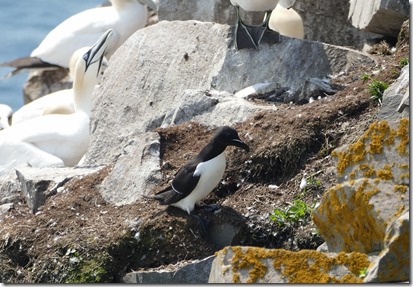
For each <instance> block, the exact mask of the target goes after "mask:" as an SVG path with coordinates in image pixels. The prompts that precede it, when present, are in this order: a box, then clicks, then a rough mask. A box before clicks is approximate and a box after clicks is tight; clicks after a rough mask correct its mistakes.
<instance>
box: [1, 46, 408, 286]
mask: <svg viewBox="0 0 413 287" xmlns="http://www.w3.org/2000/svg"><path fill="white" fill-rule="evenodd" d="M408 48H409V47H408V44H407V43H404V44H403V45H402V46H399V47H398V49H397V52H396V53H394V54H390V55H388V54H387V53H384V54H375V57H376V58H377V63H379V65H380V66H385V67H386V68H385V69H384V70H383V71H381V72H380V73H378V74H377V75H372V76H371V77H370V78H369V79H364V80H363V79H362V78H361V75H363V74H365V73H369V74H371V69H370V70H367V68H366V67H354V70H351V71H348V73H346V74H343V75H340V76H338V77H337V78H336V79H335V80H334V83H335V84H337V85H341V86H345V89H344V90H342V91H340V92H338V93H337V94H335V95H334V96H327V97H324V98H323V99H320V100H317V101H314V102H312V103H310V104H305V105H296V104H277V106H276V107H277V110H276V111H271V112H261V113H258V114H256V115H255V116H254V117H252V118H250V119H249V120H247V121H245V122H243V123H238V124H236V125H234V127H235V128H236V129H237V131H238V132H239V135H240V137H241V138H242V139H243V140H244V141H245V142H246V143H247V144H248V145H249V146H250V148H251V151H250V152H249V153H246V152H244V151H243V150H239V149H236V148H232V147H230V148H228V150H227V161H228V165H227V169H226V172H225V176H224V178H223V180H222V182H221V183H220V184H219V186H218V187H217V188H216V189H215V190H214V192H212V193H211V194H210V195H209V196H208V198H206V199H205V200H204V203H205V204H212V203H214V204H219V205H221V206H223V207H224V209H225V208H227V211H225V212H226V213H225V212H224V214H228V215H229V214H232V215H231V216H233V219H234V220H239V223H237V224H239V225H240V226H242V228H244V229H243V230H244V231H243V232H244V233H243V236H242V238H237V244H242V245H254V246H263V247H267V248H286V249H289V250H299V249H304V248H309V249H315V248H316V247H317V246H318V245H320V244H321V243H322V242H323V240H322V238H321V237H320V235H319V234H318V233H317V230H316V228H315V226H314V225H313V223H312V221H311V220H310V218H309V217H307V221H305V222H303V223H302V224H300V227H298V226H297V225H284V226H279V225H278V224H277V223H276V222H274V221H271V220H270V219H269V215H270V214H271V213H272V212H273V210H274V208H285V207H286V206H288V203H291V202H292V201H293V200H295V199H297V198H299V199H300V200H302V201H304V202H306V203H307V204H308V205H312V204H313V203H315V202H318V201H319V200H320V198H321V196H322V195H323V193H324V192H325V191H326V190H327V189H328V188H330V187H331V186H333V185H335V184H336V183H337V181H336V177H335V174H334V163H333V162H332V159H331V157H330V153H331V151H332V150H333V149H334V148H336V147H338V146H341V145H343V144H347V143H351V142H353V141H354V140H355V139H356V138H357V137H358V136H360V135H361V134H362V133H363V132H364V131H365V130H366V129H367V127H368V125H369V124H370V123H371V122H372V121H373V120H374V118H375V113H376V111H377V110H378V108H379V107H378V105H377V103H376V102H373V101H371V100H370V94H369V92H368V84H369V82H370V81H371V79H373V78H374V79H378V80H381V81H385V82H387V83H389V84H391V83H392V82H393V81H394V79H396V78H397V76H398V75H399V74H400V70H401V65H400V60H401V59H402V58H408V55H409V50H408ZM376 69H377V68H376ZM265 104H272V103H265ZM156 131H157V132H158V133H159V134H160V136H161V158H162V162H161V166H162V172H163V176H164V179H163V183H162V184H160V185H159V186H158V188H156V190H153V191H152V192H153V193H155V192H156V191H158V190H160V189H162V188H163V187H165V186H166V185H167V184H168V182H169V181H170V180H171V179H172V178H173V175H174V173H175V172H176V171H177V170H178V168H179V167H180V166H182V165H183V164H184V163H186V162H187V161H188V160H190V159H192V158H193V157H194V156H195V155H196V154H197V153H198V151H199V150H200V149H201V148H202V147H203V146H204V145H205V143H206V142H207V141H208V140H209V139H210V138H211V137H212V136H213V134H214V132H215V129H212V128H209V127H206V126H202V125H200V124H197V123H194V122H189V123H185V124H182V125H179V126H172V127H168V128H163V129H161V128H159V129H157V130H156ZM108 172H110V167H107V168H106V169H104V170H102V171H100V172H99V173H97V174H93V175H89V176H86V177H84V178H82V179H73V180H71V181H70V182H68V183H67V184H66V185H65V189H64V191H62V192H59V193H58V194H56V195H54V196H52V197H50V198H49V199H48V200H47V201H46V203H45V205H44V206H43V207H42V208H41V209H40V211H39V212H38V213H36V214H35V215H33V214H31V213H30V210H29V208H28V207H27V205H26V204H25V203H24V202H22V203H21V204H16V205H15V207H14V209H12V210H11V211H10V212H9V213H8V214H6V215H5V216H4V217H3V218H2V221H1V227H0V233H1V234H2V241H1V242H0V245H1V246H0V247H1V253H0V269H1V270H2V271H0V280H1V282H10V283H36V282H48V283H62V282H72V283H76V282H120V281H121V277H122V276H123V274H124V273H125V272H129V271H132V270H136V269H145V268H149V267H157V268H158V269H159V268H168V267H167V265H168V264H170V263H176V262H179V261H183V260H190V259H195V258H204V257H206V256H208V255H211V254H213V253H214V252H215V251H216V250H218V247H217V246H215V245H213V244H211V243H210V242H208V240H205V239H204V238H202V237H201V236H200V234H199V230H198V227H197V224H196V222H195V221H194V220H193V218H192V217H190V216H188V215H187V214H185V213H183V212H181V211H179V210H176V209H174V208H168V209H165V207H163V206H159V205H158V204H157V202H154V201H151V200H147V199H143V200H142V201H140V202H138V203H137V204H133V205H128V206H120V207H116V206H113V205H110V204H108V203H106V202H105V201H104V200H103V199H102V197H101V196H100V194H99V184H100V182H101V181H102V180H103V179H104V178H105V176H106V175H107V174H108ZM304 174H306V176H310V175H313V178H314V179H315V180H314V181H313V182H312V183H310V184H309V185H308V186H307V188H306V189H305V190H301V189H300V188H299V185H300V182H301V179H302V177H303V176H304ZM201 213H202V212H201ZM238 215H239V216H241V217H238ZM213 217H214V216H213ZM217 218H219V216H215V217H214V218H212V219H211V220H218V219H217ZM239 218H241V219H239ZM220 220H225V218H223V217H222V216H221V219H220Z"/></svg>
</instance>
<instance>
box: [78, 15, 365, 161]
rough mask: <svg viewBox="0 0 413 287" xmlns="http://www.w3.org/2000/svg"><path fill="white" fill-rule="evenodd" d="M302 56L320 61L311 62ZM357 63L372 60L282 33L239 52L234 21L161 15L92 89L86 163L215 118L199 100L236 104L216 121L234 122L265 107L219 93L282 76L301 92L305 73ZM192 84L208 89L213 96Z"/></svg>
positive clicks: (322, 73) (319, 74)
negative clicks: (167, 128)
mask: <svg viewBox="0 0 413 287" xmlns="http://www.w3.org/2000/svg"><path fill="white" fill-rule="evenodd" d="M177 37H178V38H177ZM177 39H178V40H179V45H176V41H177ZM152 47H157V49H153V48H152ZM303 58H304V59H305V58H311V59H314V60H313V61H311V62H307V61H303V60H302V59H303ZM269 59H276V60H274V61H270V60H269ZM356 63H364V64H365V65H368V64H373V61H372V60H371V58H369V57H368V56H366V55H365V54H363V53H360V52H357V51H354V50H351V49H346V48H340V47H335V46H331V45H325V44H321V43H317V42H311V41H305V40H299V39H293V38H288V37H282V42H281V43H279V44H276V45H272V46H269V45H268V44H263V45H262V46H261V47H260V50H259V51H255V50H242V51H237V50H236V49H235V47H234V46H233V39H232V36H231V27H230V26H228V25H221V24H216V23H204V22H198V21H173V22H167V21H162V22H159V23H158V24H155V25H152V26H149V27H147V28H145V29H141V30H139V31H137V32H136V33H135V34H133V35H132V36H131V37H130V38H129V39H128V40H127V41H126V42H125V43H124V44H123V45H122V47H120V48H119V49H118V50H117V51H116V53H115V54H114V55H113V57H112V58H111V62H110V65H109V67H108V69H107V70H106V71H105V74H104V79H103V81H102V83H101V85H100V86H98V87H97V88H96V89H95V92H94V99H93V105H92V116H91V133H92V134H91V142H90V145H89V150H88V152H87V154H86V157H85V159H86V160H85V163H86V164H110V163H113V162H114V161H116V159H117V158H118V157H119V156H120V155H121V154H122V151H121V148H119V147H123V146H126V145H127V143H129V142H130V141H131V140H132V138H131V135H138V134H141V133H144V132H147V131H152V130H153V129H155V128H157V127H159V126H161V125H166V124H171V123H178V122H179V123H181V122H183V121H187V120H190V119H191V117H193V118H192V119H195V118H196V119H199V121H202V119H204V120H205V119H208V120H210V119H212V118H213V117H212V116H211V114H210V113H209V112H208V113H203V111H202V109H198V108H196V110H195V113H194V114H191V112H190V110H191V109H192V108H194V107H196V105H197V103H199V104H201V105H202V106H203V107H204V108H206V109H209V110H210V111H211V113H214V112H216V114H215V115H217V114H219V113H218V111H219V109H220V108H222V109H225V108H227V107H230V106H234V109H235V111H237V113H228V112H227V113H225V114H226V115H229V117H226V118H222V117H223V116H222V115H221V119H219V120H216V121H215V123H216V124H220V125H221V124H233V123H234V120H243V119H245V117H246V116H247V115H248V113H244V111H245V107H247V109H250V110H253V109H258V108H259V107H258V108H253V107H252V106H253V104H252V103H248V104H245V100H244V99H239V98H237V97H232V99H231V96H228V97H226V96H224V97H221V95H228V94H234V93H236V92H238V91H240V90H242V89H244V88H245V87H248V86H251V85H254V84H256V83H279V84H281V83H282V86H287V87H289V88H290V89H291V92H295V91H300V90H302V87H303V82H304V81H305V80H308V79H314V78H315V79H324V78H326V77H328V76H329V75H330V74H335V73H339V72H340V71H345V70H346V69H348V68H349V67H350V66H351V65H353V64H356ZM154 67H156V69H154ZM263 67H265V68H263ZM251 69H253V70H254V73H251ZM120 76H121V77H122V80H121V81H120V80H119V79H120V78H119V77H120ZM187 90H197V91H210V93H211V94H212V96H211V98H208V97H209V96H208V95H207V94H206V93H204V95H202V93H198V92H196V93H195V94H194V93H193V92H188V91H187ZM185 91H187V92H185ZM192 96H194V98H193V99H192V98H191V99H189V98H190V97H192ZM304 97H305V96H304ZM307 97H309V95H307ZM213 98H216V99H218V103H217V102H216V100H215V99H213ZM241 102H242V103H241ZM240 113H241V116H240ZM234 114H235V115H234ZM174 115H175V117H174ZM207 123H208V125H213V123H211V122H210V121H207ZM215 123H214V124H215Z"/></svg>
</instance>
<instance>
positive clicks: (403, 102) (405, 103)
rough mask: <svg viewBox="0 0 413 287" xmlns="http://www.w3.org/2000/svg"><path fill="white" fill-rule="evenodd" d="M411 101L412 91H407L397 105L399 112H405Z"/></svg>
mask: <svg viewBox="0 0 413 287" xmlns="http://www.w3.org/2000/svg"><path fill="white" fill-rule="evenodd" d="M409 103H410V92H409V91H406V92H405V93H404V96H403V98H402V100H401V101H400V104H399V106H398V107H397V111H398V112H399V113H403V112H404V109H405V108H409V106H410V104H409ZM409 113H410V110H409Z"/></svg>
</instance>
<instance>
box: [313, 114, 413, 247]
mask: <svg viewBox="0 0 413 287" xmlns="http://www.w3.org/2000/svg"><path fill="white" fill-rule="evenodd" d="M408 126H409V120H408V119H407V118H404V119H402V120H400V122H399V123H398V124H392V125H389V123H388V122H386V121H381V122H374V123H372V124H371V126H370V128H369V129H368V130H367V131H366V132H365V133H364V135H363V136H362V137H361V138H360V139H359V140H358V141H356V142H355V143H353V144H351V145H349V146H344V147H341V148H339V149H337V150H335V151H333V153H332V155H333V157H334V158H336V159H337V173H338V176H339V181H341V182H342V183H340V184H338V185H336V186H334V187H332V188H331V189H329V190H328V191H327V192H326V193H325V194H324V196H323V198H322V200H321V202H320V205H319V206H318V207H317V209H316V210H315V211H314V213H313V220H314V223H315V224H316V225H317V227H318V230H319V231H320V234H321V235H322V237H323V238H324V239H325V240H326V243H327V246H328V250H329V251H330V252H331V251H332V252H340V251H345V252H352V251H357V252H365V253H371V252H380V251H381V250H382V249H383V247H384V237H385V231H386V228H387V227H388V226H389V224H391V223H392V222H393V221H394V220H395V219H396V218H397V217H399V216H400V215H401V214H402V213H404V212H405V211H406V210H408V209H409V195H408V192H407V190H408V185H409V156H408V150H409V131H408Z"/></svg>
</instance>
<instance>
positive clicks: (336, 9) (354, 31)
mask: <svg viewBox="0 0 413 287" xmlns="http://www.w3.org/2000/svg"><path fill="white" fill-rule="evenodd" d="M360 2H362V0H361V1H360ZM293 8H294V9H295V10H296V11H297V12H298V13H299V14H300V16H301V18H302V19H303V23H304V35H305V39H308V40H312V41H320V42H324V43H329V44H333V45H338V46H350V47H355V48H356V49H363V47H364V46H365V45H366V44H369V43H372V42H375V41H377V40H378V39H380V38H382V36H381V35H378V34H375V33H370V32H365V31H361V30H360V29H358V28H356V27H354V26H353V25H352V24H351V22H350V21H348V15H349V11H350V1H349V0H336V1H330V0H315V1H304V0H297V1H296V3H295V4H294V6H293Z"/></svg>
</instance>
